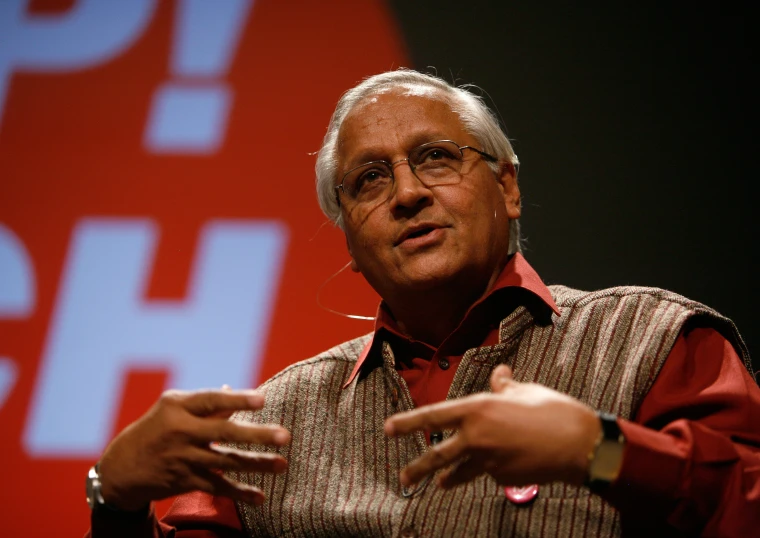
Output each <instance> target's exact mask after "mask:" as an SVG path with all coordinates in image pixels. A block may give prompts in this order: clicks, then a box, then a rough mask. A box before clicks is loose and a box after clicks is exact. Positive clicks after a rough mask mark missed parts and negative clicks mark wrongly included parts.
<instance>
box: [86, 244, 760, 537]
mask: <svg viewBox="0 0 760 538" xmlns="http://www.w3.org/2000/svg"><path fill="white" fill-rule="evenodd" d="M526 301H533V302H536V301H538V303H540V305H542V307H543V308H544V309H545V310H546V312H547V315H550V314H551V312H555V313H557V314H559V310H558V308H557V306H556V305H555V304H554V301H553V300H552V298H551V294H550V293H549V290H548V289H547V288H546V286H545V285H544V284H543V282H542V281H541V279H540V278H539V277H538V275H537V274H536V273H535V271H534V270H533V269H532V268H531V267H530V265H528V263H527V262H526V261H525V259H524V258H523V257H522V256H521V255H520V254H515V255H514V256H513V257H512V259H511V260H510V262H509V263H508V264H507V266H506V267H505V268H504V271H502V273H501V275H500V276H499V277H498V279H497V281H496V282H495V284H494V286H493V287H492V289H491V290H490V291H489V293H488V294H487V295H486V296H485V297H483V298H482V299H481V300H479V301H478V302H477V303H475V304H474V305H473V306H472V307H471V308H470V309H469V310H468V312H467V314H466V315H465V317H464V319H463V320H462V322H461V323H460V325H459V326H458V327H457V328H456V329H455V330H454V332H452V333H451V335H449V336H448V337H447V338H446V339H445V340H444V341H443V342H442V343H441V345H440V346H439V347H438V348H437V349H436V348H433V347H432V346H430V345H428V344H425V343H423V342H418V341H414V340H412V339H410V338H409V337H407V336H406V335H404V334H403V332H402V331H400V329H399V328H398V325H397V324H396V323H395V321H394V320H393V317H392V316H391V314H390V312H389V311H387V309H386V308H385V307H384V306H383V305H382V304H381V306H380V308H379V309H378V316H377V319H376V322H375V333H374V336H373V340H372V341H370V343H369V344H368V345H367V346H366V348H365V349H364V351H363V353H362V354H361V356H360V358H359V360H358V361H357V364H356V367H355V368H354V371H353V372H352V374H351V376H350V378H349V379H348V381H347V384H348V383H350V381H351V380H352V379H353V378H354V377H355V376H356V375H357V373H358V372H359V370H360V369H361V367H362V365H363V364H364V361H365V359H366V358H367V356H368V355H369V354H370V353H373V352H375V347H374V346H373V343H374V342H375V337H378V336H379V337H380V338H377V340H378V341H379V340H380V339H381V338H382V339H387V340H390V341H391V345H392V347H393V350H394V355H395V356H396V362H397V365H396V367H397V369H398V371H399V373H400V374H401V376H402V377H403V378H404V380H405V381H406V383H407V385H408V387H409V391H410V394H411V396H412V400H413V401H414V403H415V405H416V406H421V405H426V404H430V403H435V402H439V401H442V400H444V399H445V398H446V395H447V394H448V390H449V387H450V386H451V383H452V381H453V378H454V374H455V372H456V368H457V366H458V365H459V361H460V360H461V357H462V354H463V353H464V351H465V350H466V349H469V348H472V347H477V346H483V345H492V344H495V343H497V342H498V327H499V322H500V321H501V320H502V319H504V318H505V317H506V316H507V315H508V314H509V313H510V312H511V311H512V310H514V308H516V307H517V306H518V305H520V304H525V302H526ZM619 423H620V428H621V430H622V432H623V434H624V435H625V438H626V445H625V451H624V454H623V464H622V468H621V471H620V475H619V477H618V479H617V480H616V481H615V482H614V483H613V484H612V485H611V486H610V488H609V489H608V490H607V491H606V492H605V493H604V497H605V499H606V500H608V501H609V502H611V503H612V504H613V505H614V506H616V507H617V508H618V509H619V510H620V512H621V516H622V525H623V532H624V534H632V535H638V534H639V532H637V529H639V528H641V527H642V526H646V524H647V522H648V521H653V522H657V521H667V522H668V524H670V525H672V526H673V527H675V528H677V529H680V530H682V531H684V532H688V533H691V534H693V533H695V532H699V529H702V533H703V534H704V535H706V536H751V535H752V534H753V533H757V532H758V531H757V529H760V388H758V386H757V383H756V382H755V381H754V380H753V379H752V377H751V376H750V375H749V373H748V372H747V370H746V368H745V366H744V364H743V363H742V361H741V359H740V358H739V356H738V355H737V353H736V351H735V350H734V348H733V346H732V345H731V344H730V343H729V342H728V341H727V340H726V339H725V338H723V336H721V335H720V334H719V333H717V332H716V331H714V330H712V329H707V328H695V329H693V330H691V331H689V332H686V333H682V334H680V335H679V337H678V339H677V340H676V342H675V344H674V346H673V348H672V350H671V351H670V354H669V355H668V358H667V360H666V361H665V364H664V365H663V367H662V369H661V371H660V373H659V375H658V377H657V379H656V380H655V382H654V384H653V385H652V388H651V389H650V391H649V393H648V394H647V396H646V397H645V398H644V400H643V402H642V405H641V407H640V409H639V410H638V412H637V414H636V417H635V418H634V420H633V421H628V420H623V419H620V420H619ZM113 519H114V520H115V521H116V522H115V523H114V522H113V521H112V518H109V517H107V516H102V517H101V516H97V517H95V516H94V517H93V520H92V525H93V527H92V528H93V535H94V536H96V537H98V536H109V537H119V536H124V537H126V536H130V537H133V536H144V537H149V536H153V537H158V536H166V537H171V536H176V537H177V538H201V537H208V538H210V537H231V536H235V537H242V536H244V533H243V532H242V526H241V523H240V520H239V518H238V515H237V510H236V508H235V505H234V503H233V501H231V500H229V499H226V498H221V497H212V496H211V495H209V494H206V493H201V492H193V493H189V494H186V495H181V496H180V497H178V498H177V500H176V501H175V503H174V505H172V507H171V509H170V510H169V512H168V513H167V515H166V516H165V518H164V519H163V521H162V522H161V523H159V522H157V521H156V519H155V516H154V515H153V513H152V512H151V514H150V516H149V518H148V520H141V521H139V522H132V523H130V524H125V521H124V520H123V519H121V518H119V519H116V518H113ZM175 532H176V534H175Z"/></svg>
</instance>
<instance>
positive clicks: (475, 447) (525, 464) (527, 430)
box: [385, 365, 600, 488]
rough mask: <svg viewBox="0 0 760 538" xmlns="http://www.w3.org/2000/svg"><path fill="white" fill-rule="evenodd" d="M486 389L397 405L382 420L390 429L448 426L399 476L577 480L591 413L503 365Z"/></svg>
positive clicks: (590, 436) (452, 481) (592, 433)
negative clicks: (401, 409)
mask: <svg viewBox="0 0 760 538" xmlns="http://www.w3.org/2000/svg"><path fill="white" fill-rule="evenodd" d="M491 390H492V391H493V392H492V393H491V394H488V393H481V394H474V395H471V396H467V397H465V398H461V399H458V400H451V401H447V402H442V403H439V404H434V405H429V406H425V407H421V408H419V409H415V410H413V411H409V412H406V413H399V414H397V415H394V416H392V417H390V418H389V419H388V420H387V421H386V422H385V432H386V434H388V435H391V436H396V435H403V434H408V433H411V432H414V431H417V430H428V431H431V432H434V431H441V430H445V429H454V430H456V432H455V433H454V434H453V435H452V436H451V437H449V438H448V439H446V440H445V441H443V442H441V443H438V444H436V445H433V446H431V447H430V449H429V450H428V451H426V452H425V453H424V454H423V455H422V456H420V457H418V458H417V459H415V460H414V461H413V462H411V463H410V464H409V465H407V466H406V467H405V468H404V469H402V470H401V477H400V478H401V483H402V484H403V485H406V486H409V485H412V484H416V483H418V482H420V481H421V480H422V479H423V478H424V477H425V476H427V475H430V474H432V473H435V472H436V471H438V470H440V469H444V468H446V470H445V471H444V472H443V473H441V475H440V476H439V477H438V484H439V485H440V486H441V487H444V488H450V487H454V486H456V485H459V484H462V483H465V482H469V481H470V480H473V479H474V478H476V477H477V476H479V475H481V474H483V473H489V474H490V475H491V476H493V477H494V478H495V479H496V481H497V482H498V483H499V484H503V485H514V486H520V485H525V484H543V483H546V482H551V481H554V480H562V481H565V482H568V483H571V484H581V483H582V482H583V480H584V478H585V476H586V471H587V467H588V454H589V452H590V451H591V450H592V449H593V446H594V443H595V441H596V439H597V438H598V436H599V432H600V425H599V420H598V418H597V415H596V413H595V412H594V411H593V410H592V409H591V408H590V407H588V406H586V405H585V404H583V403H581V402H579V401H578V400H575V399H573V398H571V397H570V396H567V395H565V394H562V393H559V392H557V391H554V390H552V389H549V388H547V387H544V386H542V385H537V384H535V383H519V382H517V381H515V380H513V379H512V371H511V370H510V368H509V367H508V366H504V365H501V366H498V367H497V368H495V369H494V371H493V373H492V374H491Z"/></svg>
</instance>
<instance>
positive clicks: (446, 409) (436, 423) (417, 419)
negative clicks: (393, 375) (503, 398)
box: [385, 398, 472, 436]
mask: <svg viewBox="0 0 760 538" xmlns="http://www.w3.org/2000/svg"><path fill="white" fill-rule="evenodd" d="M471 405H472V404H471V400H470V399H469V398H468V399H466V400H464V399H462V400H450V401H448V402H442V403H438V404H433V405H426V406H424V407H420V408H419V409H415V410H413V411H407V412H404V413H397V414H395V415H393V416H392V417H389V418H388V419H387V420H386V421H385V433H386V435H391V436H395V435H403V434H406V433H411V432H414V431H417V430H424V429H428V430H431V431H436V430H443V429H454V428H457V427H458V426H459V422H460V421H461V419H462V417H463V416H464V415H466V414H467V411H468V410H469V408H470V406H471Z"/></svg>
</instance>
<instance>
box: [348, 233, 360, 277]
mask: <svg viewBox="0 0 760 538" xmlns="http://www.w3.org/2000/svg"><path fill="white" fill-rule="evenodd" d="M346 248H347V249H348V255H349V256H351V270H352V271H353V272H354V273H361V270H360V269H359V266H358V265H357V264H356V260H355V259H354V253H353V252H351V243H349V241H348V236H346Z"/></svg>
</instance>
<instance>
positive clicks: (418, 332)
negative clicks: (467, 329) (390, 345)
mask: <svg viewBox="0 0 760 538" xmlns="http://www.w3.org/2000/svg"><path fill="white" fill-rule="evenodd" d="M501 269H503V266H502V267H501ZM500 273H501V270H499V271H496V272H495V273H494V274H493V275H491V278H490V279H489V280H488V281H487V282H485V283H483V284H481V285H479V286H473V282H477V279H473V278H467V277H464V278H461V279H459V280H461V282H459V281H457V282H449V283H447V284H446V285H443V286H440V287H435V288H432V289H427V290H424V291H419V290H406V291H404V292H402V293H400V294H398V295H397V296H395V297H388V298H386V299H385V303H386V305H387V306H388V308H389V309H390V311H391V312H392V313H393V317H394V318H395V320H396V323H397V324H398V326H399V328H400V329H401V330H402V331H403V332H404V333H405V334H406V335H407V336H409V337H410V338H413V339H414V340H418V341H420V342H425V343H426V344H429V345H431V346H433V347H435V348H438V347H440V345H441V343H443V341H444V340H445V339H446V338H447V337H448V336H449V335H450V334H451V333H452V332H454V330H455V329H456V328H457V327H458V326H459V324H460V323H461V322H462V320H463V319H464V317H465V315H466V314H467V311H468V310H469V309H470V307H471V306H472V305H474V304H475V303H476V302H477V301H478V300H480V299H481V298H482V297H483V296H485V295H486V294H487V293H488V292H489V291H490V289H491V288H492V287H493V284H494V282H496V279H497V278H498V277H499V274H500ZM468 276H469V275H468ZM481 282H482V280H481Z"/></svg>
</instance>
